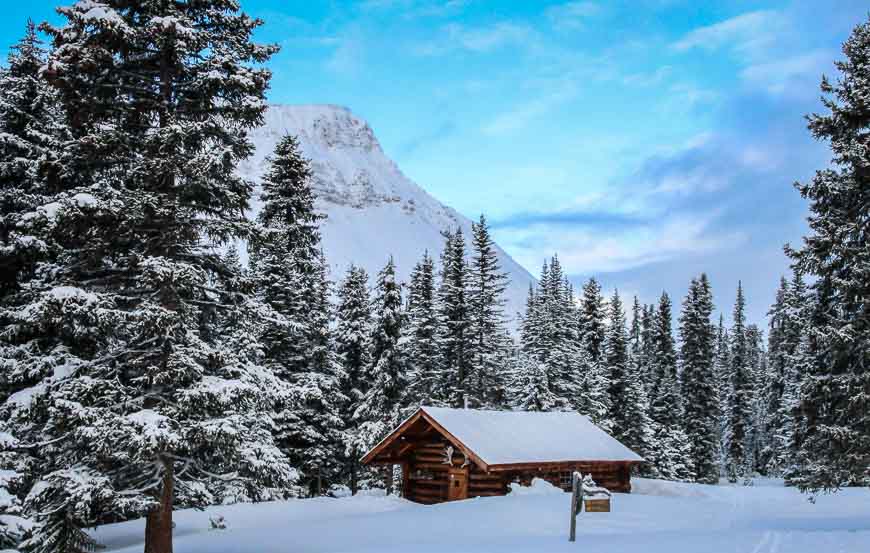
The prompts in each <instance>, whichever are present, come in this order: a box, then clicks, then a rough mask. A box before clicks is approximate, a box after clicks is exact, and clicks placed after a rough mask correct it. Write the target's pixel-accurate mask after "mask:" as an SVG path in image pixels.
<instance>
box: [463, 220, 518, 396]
mask: <svg viewBox="0 0 870 553" xmlns="http://www.w3.org/2000/svg"><path fill="white" fill-rule="evenodd" d="M471 232H472V237H471V261H470V263H469V265H468V311H469V326H468V332H469V333H470V335H471V351H469V352H468V354H469V368H470V371H471V374H473V375H474V384H473V386H474V388H475V391H474V396H475V397H477V398H478V399H479V400H480V401H481V402H482V403H481V405H482V406H485V407H490V408H498V407H502V406H503V405H504V403H505V390H504V387H505V384H506V382H505V381H504V375H503V374H502V372H503V369H504V362H505V351H506V350H507V349H508V343H507V340H509V336H508V333H507V330H506V327H505V314H504V306H505V299H504V291H505V288H506V287H507V282H508V277H507V274H506V273H504V272H503V271H502V269H501V266H500V265H499V261H498V256H497V254H496V250H495V242H493V240H492V237H491V236H490V233H489V227H488V225H487V223H486V219H485V218H484V216H483V215H481V216H480V220H479V221H478V222H477V223H472V224H471Z"/></svg>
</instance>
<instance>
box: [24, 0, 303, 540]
mask: <svg viewBox="0 0 870 553" xmlns="http://www.w3.org/2000/svg"><path fill="white" fill-rule="evenodd" d="M59 12H60V14H61V16H62V17H63V18H64V19H65V20H66V21H65V23H64V24H63V25H60V26H50V25H47V26H45V27H44V29H45V30H46V32H47V33H48V34H49V35H50V36H51V38H52V42H53V46H54V49H53V51H52V53H51V56H50V57H49V60H48V62H47V64H46V69H45V71H44V73H45V75H46V76H47V78H48V79H49V80H50V82H51V83H52V84H53V86H55V87H56V89H57V90H58V91H59V102H58V104H59V106H60V108H61V109H62V110H63V112H64V113H65V114H66V116H67V121H68V122H69V125H70V133H71V135H72V139H71V140H69V141H67V142H66V143H65V147H64V149H63V151H62V155H61V160H60V161H61V162H62V165H63V167H64V171H65V172H67V173H68V174H69V175H71V177H70V178H73V179H74V180H75V181H76V182H77V183H78V185H79V187H78V189H77V190H75V191H74V192H75V194H70V198H69V200H67V201H59V202H58V204H59V205H58V207H57V209H56V210H52V211H51V212H50V213H49V212H46V214H47V215H51V214H53V215H54V217H51V219H52V224H53V225H54V233H55V237H56V238H57V240H58V243H59V245H60V246H62V247H63V249H64V252H63V255H62V256H61V257H60V258H59V260H58V263H57V267H56V273H55V274H56V278H57V281H58V282H59V283H64V284H65V287H55V288H53V289H52V290H50V292H51V293H52V294H53V296H54V298H55V299H57V300H58V302H59V303H60V306H59V307H60V308H61V309H66V310H69V309H87V311H88V312H89V313H90V314H91V315H92V316H93V318H92V319H91V321H90V327H91V328H98V331H99V332H96V333H95V340H94V342H93V346H94V347H93V348H92V349H90V350H84V351H82V356H83V357H85V362H83V363H81V364H78V365H76V366H75V367H74V368H73V369H72V370H73V371H74V377H72V378H66V379H64V380H60V381H58V382H56V383H55V385H54V386H53V388H52V389H51V390H50V392H49V399H50V401H51V409H50V418H49V419H48V421H47V423H46V424H45V425H44V426H43V427H42V429H41V433H42V434H43V437H44V439H45V440H48V441H52V440H57V441H56V442H53V444H54V447H55V448H56V449H57V458H58V459H59V462H62V463H63V464H64V465H66V466H75V467H78V468H77V471H79V472H82V471H85V470H90V471H92V472H94V473H96V474H98V475H100V476H101V477H105V478H108V479H109V482H110V486H111V489H112V490H113V491H114V492H115V494H116V496H117V497H123V498H125V499H124V501H123V502H122V503H121V502H119V503H118V504H115V505H112V506H111V507H110V508H108V509H105V510H102V512H114V513H119V514H122V515H123V514H133V513H142V514H145V513H147V521H146V530H145V534H146V535H145V551H146V552H147V553H152V552H153V553H158V552H159V553H164V552H170V551H172V510H173V507H174V506H175V505H190V506H202V505H206V504H209V503H211V502H214V501H218V500H220V499H221V498H220V497H216V496H215V495H214V493H213V492H214V490H215V489H220V488H221V487H222V486H221V485H214V484H215V483H216V482H225V481H227V480H229V479H234V478H240V479H242V480H241V481H242V482H243V484H244V486H245V487H246V491H247V494H248V496H249V497H251V498H261V497H274V495H275V493H274V491H275V490H278V491H280V490H284V489H287V488H289V487H290V485H291V484H292V483H293V479H294V477H295V471H294V470H293V469H292V467H291V466H290V465H289V463H288V461H287V459H286V457H285V456H284V455H282V454H281V453H280V451H278V450H277V448H276V447H275V444H274V442H273V440H272V436H271V433H270V428H269V423H268V421H267V420H264V419H263V417H262V416H261V413H262V412H263V411H267V410H269V409H271V407H272V403H273V401H274V396H275V393H276V391H275V387H276V383H275V381H274V379H273V378H272V376H271V375H270V374H269V373H268V371H265V370H263V369H262V367H259V366H256V365H252V364H251V363H249V362H247V361H245V360H243V359H241V358H239V356H237V355H236V352H232V351H228V350H226V349H225V348H223V347H221V344H216V343H213V342H209V341H208V340H206V339H205V337H204V336H203V335H202V333H201V332H200V321H201V315H202V309H203V306H205V305H209V306H212V307H213V306H214V305H215V304H216V303H219V301H218V300H219V298H220V290H219V289H218V290H217V291H215V290H216V288H215V286H216V284H215V283H219V282H220V281H221V277H222V276H223V275H224V274H226V273H227V272H228V271H227V269H226V266H225V263H224V260H223V258H222V257H221V256H220V255H219V252H218V248H217V247H216V246H219V245H221V244H227V243H229V242H232V241H233V240H235V239H237V238H240V237H244V236H246V235H248V234H249V232H248V231H249V228H250V225H249V223H248V222H247V221H246V220H245V218H244V211H245V209H246V208H247V206H248V200H249V197H250V194H251V185H250V183H248V182H246V181H244V180H242V179H241V178H239V177H238V176H236V174H235V172H234V168H235V165H236V163H237V162H238V161H239V160H240V159H243V158H245V157H246V156H248V155H249V154H250V153H251V151H252V145H251V144H250V143H249V142H248V141H247V140H246V132H247V130H248V129H250V128H252V127H254V126H256V125H258V124H259V123H260V122H261V121H262V115H263V112H264V110H265V108H266V105H265V101H264V93H265V90H266V87H267V86H268V82H269V72H268V71H266V70H265V69H262V68H261V67H259V65H260V64H262V63H263V62H265V61H266V60H267V59H268V58H269V57H270V55H271V54H272V53H273V52H274V51H275V48H273V47H270V46H259V45H256V44H254V43H253V42H251V35H252V33H253V31H254V29H255V28H256V27H257V26H258V25H259V24H260V22H259V21H257V20H253V19H250V18H248V17H247V16H245V15H243V14H241V13H239V11H238V5H237V4H236V3H235V2H232V1H228V0H223V1H219V0H214V1H203V2H196V3H168V2H153V1H144V0H143V1H135V2H130V1H112V0H107V1H105V2H103V3H101V4H100V5H99V9H96V8H95V7H94V5H93V4H92V3H87V2H80V3H77V4H75V5H73V6H71V7H65V8H61V9H60V10H59ZM220 308H221V309H232V308H234V306H233V305H224V304H220ZM98 325H99V326H98ZM86 328H87V327H86ZM86 332H87V331H83V333H86ZM79 347H81V346H79ZM79 500H81V497H76V496H71V497H70V500H69V501H70V502H74V501H79ZM46 507H47V506H46V505H42V504H39V503H38V504H37V505H35V506H34V509H39V511H40V512H45V508H46ZM76 522H77V523H93V522H96V521H95V520H84V521H76ZM48 531H50V527H49V526H47V525H41V526H40V527H39V528H38V529H37V532H36V533H35V535H34V539H35V540H36V539H39V536H40V533H41V532H48Z"/></svg>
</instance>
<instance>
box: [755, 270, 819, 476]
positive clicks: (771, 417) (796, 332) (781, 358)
mask: <svg viewBox="0 0 870 553" xmlns="http://www.w3.org/2000/svg"><path fill="white" fill-rule="evenodd" d="M813 300H814V299H813V297H812V296H811V295H810V294H808V293H807V287H806V284H805V283H804V279H803V275H802V274H801V272H800V271H798V270H794V271H793V273H792V279H791V281H790V282H789V284H788V286H787V287H786V293H785V297H784V300H783V302H782V307H781V308H779V309H777V312H778V317H780V318H781V321H782V322H781V324H780V325H779V329H778V331H777V334H778V338H777V339H776V340H775V341H773V340H771V341H769V344H770V347H769V349H768V358H769V360H770V361H769V363H768V371H769V372H770V373H771V377H770V378H771V380H773V379H774V378H777V379H779V378H781V379H782V384H781V386H782V391H781V394H782V395H781V397H780V398H779V401H778V402H775V395H774V392H775V390H772V389H768V390H767V392H768V393H767V394H766V397H767V401H768V405H769V411H768V418H767V424H768V426H767V429H768V436H769V448H768V452H767V459H768V471H769V473H771V474H773V475H776V476H786V474H787V473H789V474H790V473H791V471H792V469H793V467H794V458H795V453H796V450H797V442H798V441H799V440H800V437H799V435H800V434H801V433H802V432H803V429H804V425H803V417H802V416H801V414H800V388H801V384H802V382H803V379H804V375H805V374H807V373H808V372H810V371H812V363H813V361H812V360H813V358H814V354H813V353H812V342H811V341H810V335H809V333H808V332H807V325H808V319H809V317H810V316H811V314H812V313H813V308H814V306H815V302H814V301H813ZM772 334H773V329H771V335H772ZM774 345H775V348H776V353H774ZM778 364H779V365H778ZM780 367H781V368H780ZM780 371H781V376H780Z"/></svg>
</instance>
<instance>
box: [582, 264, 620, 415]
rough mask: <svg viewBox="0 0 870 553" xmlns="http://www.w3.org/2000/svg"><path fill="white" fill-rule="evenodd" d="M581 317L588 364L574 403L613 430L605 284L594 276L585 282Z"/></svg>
mask: <svg viewBox="0 0 870 553" xmlns="http://www.w3.org/2000/svg"><path fill="white" fill-rule="evenodd" d="M578 316H579V321H580V322H579V325H578V326H579V328H580V335H579V336H578V339H579V346H580V350H581V351H582V355H583V360H584V364H583V365H582V366H581V367H580V370H581V374H582V378H581V380H580V391H579V393H578V396H577V398H576V400H575V402H574V403H575V405H576V408H577V410H578V411H579V412H580V413H582V414H584V415H587V416H589V417H590V419H591V420H592V422H594V423H595V424H597V425H598V426H600V427H602V428H603V429H605V430H609V429H610V426H611V422H612V421H611V420H610V419H609V414H610V394H609V392H608V390H609V389H610V379H609V378H608V375H607V370H606V367H605V362H606V359H605V358H604V338H605V326H604V300H603V298H602V297H601V285H599V284H598V281H596V280H595V279H594V278H591V279H589V281H588V282H587V283H586V284H584V285H583V291H582V297H581V299H580V309H579V313H578Z"/></svg>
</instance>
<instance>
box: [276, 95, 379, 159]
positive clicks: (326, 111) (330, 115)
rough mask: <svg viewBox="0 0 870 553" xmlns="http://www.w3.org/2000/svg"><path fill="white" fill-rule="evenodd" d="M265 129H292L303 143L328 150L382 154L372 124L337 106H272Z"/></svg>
mask: <svg viewBox="0 0 870 553" xmlns="http://www.w3.org/2000/svg"><path fill="white" fill-rule="evenodd" d="M264 127H265V128H268V129H276V130H279V129H293V130H294V131H295V134H297V136H298V137H299V139H300V141H303V142H304V141H312V142H316V143H320V144H322V145H324V146H326V147H329V148H350V149H361V150H364V151H371V150H378V151H381V145H380V144H379V143H378V140H377V139H376V138H375V134H374V132H373V131H372V128H371V127H370V126H369V124H368V123H367V122H366V121H365V120H364V119H362V118H360V117H357V116H356V115H354V114H353V112H351V111H350V109H348V108H346V107H344V106H339V105H335V104H306V105H294V106H288V105H271V106H269V110H268V111H267V112H266V122H265V125H264Z"/></svg>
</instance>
